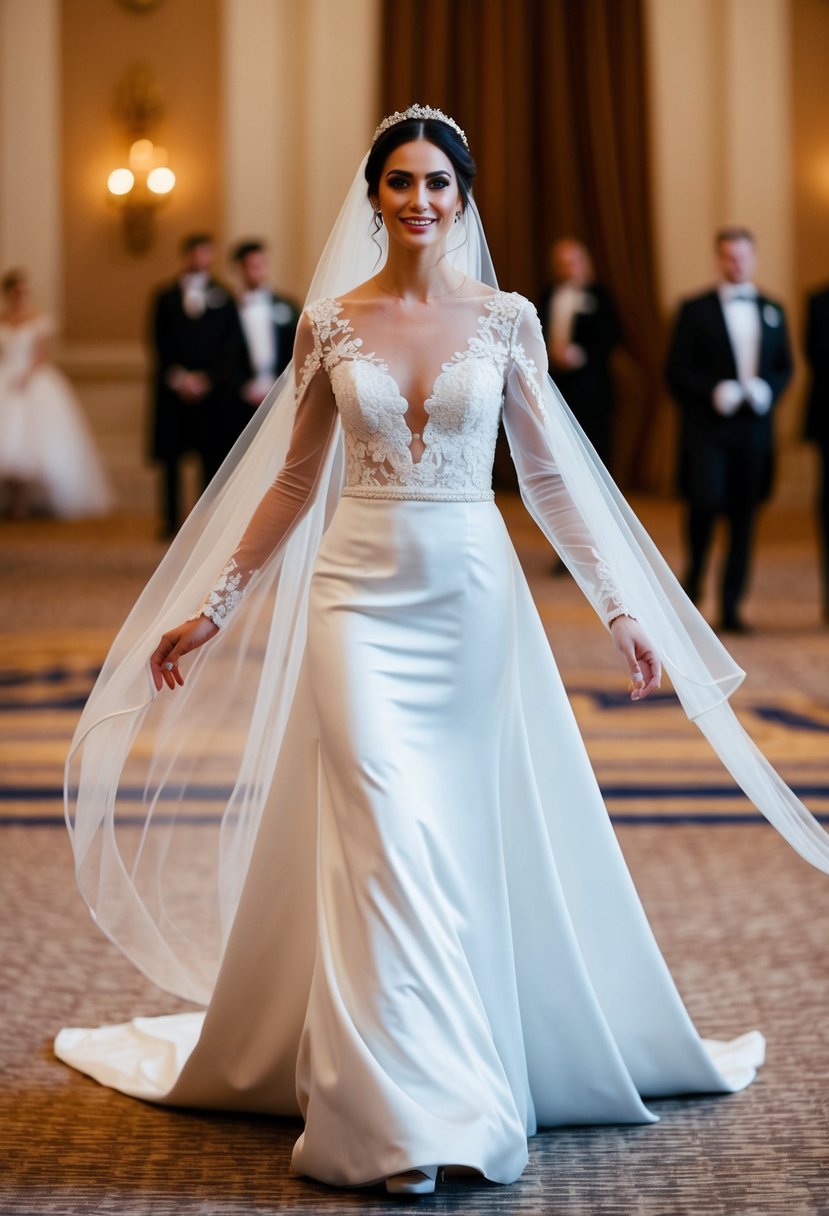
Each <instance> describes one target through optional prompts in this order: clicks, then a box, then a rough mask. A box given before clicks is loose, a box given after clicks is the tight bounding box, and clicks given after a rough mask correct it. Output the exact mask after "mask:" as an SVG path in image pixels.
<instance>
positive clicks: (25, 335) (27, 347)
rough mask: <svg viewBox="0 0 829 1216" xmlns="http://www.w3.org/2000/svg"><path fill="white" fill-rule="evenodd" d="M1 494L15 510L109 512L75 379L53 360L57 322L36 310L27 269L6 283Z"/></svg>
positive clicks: (66, 514)
mask: <svg viewBox="0 0 829 1216" xmlns="http://www.w3.org/2000/svg"><path fill="white" fill-rule="evenodd" d="M2 290H3V303H4V308H3V312H2V314H0V493H2V496H3V498H4V499H5V500H6V502H7V506H8V509H9V510H10V512H11V514H12V515H14V516H16V517H22V516H24V515H27V514H30V513H32V512H35V511H38V512H40V511H44V512H47V513H48V514H51V515H57V516H60V517H62V518H65V519H74V518H78V517H82V516H87V515H102V514H104V513H105V512H106V511H108V510H110V508H111V506H112V495H111V493H110V489H109V484H108V482H107V478H106V475H105V473H104V470H103V467H102V465H101V462H100V460H99V458H98V454H97V452H96V450H95V444H94V441H93V439H92V434H91V432H90V429H89V426H88V424H87V421H86V418H85V417H84V414H83V411H82V409H81V407H80V405H79V404H78V402H77V401H76V399H75V395H74V393H73V392H72V389H71V387H70V386H69V383H68V381H67V380H66V378H65V377H64V376H62V375H61V374H60V372H59V371H58V370H57V369H56V368H55V367H54V366H53V365H52V364H51V363H50V362H49V359H48V351H47V347H48V342H49V339H50V338H51V337H52V335H53V333H54V323H53V321H52V319H51V317H48V316H47V315H46V314H45V313H38V312H35V311H34V310H33V309H32V307H31V304H30V301H29V287H28V282H27V280H26V276H25V274H24V273H23V271H22V270H11V271H9V272H8V273H7V274H6V275H4V277H3V282H2Z"/></svg>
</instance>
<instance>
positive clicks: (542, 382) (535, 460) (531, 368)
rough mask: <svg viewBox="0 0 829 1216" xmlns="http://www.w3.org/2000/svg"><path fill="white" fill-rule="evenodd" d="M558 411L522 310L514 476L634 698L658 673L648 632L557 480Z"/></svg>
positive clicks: (509, 389) (538, 338)
mask: <svg viewBox="0 0 829 1216" xmlns="http://www.w3.org/2000/svg"><path fill="white" fill-rule="evenodd" d="M550 408H555V409H560V408H561V407H560V405H559V404H558V402H557V401H556V399H555V397H554V395H553V390H552V388H551V386H550V385H549V382H548V378H547V351H546V346H545V343H544V338H543V335H542V332H541V325H540V323H539V320H538V316H537V315H536V313H535V310H534V309H533V308H532V307H531V306H530V305H525V307H524V309H523V311H522V312H521V314H520V315H519V317H518V318H517V320H516V324H515V329H514V332H513V335H512V342H511V350H510V363H509V367H508V371H507V382H506V392H505V398H504V427H505V430H506V433H507V438H508V440H509V444H510V450H511V453H512V459H513V462H514V463H515V467H516V470H517V472H518V480H519V485H520V488H521V497H522V498H523V500H524V503H525V505H526V507H527V510H528V511H529V512H530V514H531V515H532V517H533V519H534V520H535V522H536V523H537V524H538V526H539V527H540V528H541V530H542V532H543V533H544V535H545V536H546V537H547V539H548V540H549V541H550V543H551V544H552V545H553V546H554V547H555V549H556V550H557V552H558V553H559V555H560V556H561V558H562V560H563V561H564V562H565V564H566V565H567V567H568V569H569V570H570V572H571V573H572V575H573V577H574V578H575V579H576V581H577V583H578V584H579V586H580V587H581V589H582V591H584V593H585V595H586V596H587V598H588V599H589V600H590V602H591V604H592V605H593V607H594V608H595V610H596V612H597V613H598V615H599V617H600V618H601V619H602V620H603V621H604V623H605V624H606V625H607V627H608V629H609V631H610V634H611V637H612V639H613V642H614V645H615V646H616V648H617V649H618V650H619V651H620V653H621V654H622V656H623V658H624V659H625V662H626V664H627V667H628V670H629V672H630V677H631V680H632V682H633V686H634V687H633V693H632V696H633V699H634V700H641V699H642V698H643V697H646V696H648V694H649V693H651V692H653V691H654V690H655V689H657V688H658V687H659V682H660V679H661V668H660V662H659V657H658V655H657V654H656V653H655V651H654V649H653V646H652V645H651V643H650V641H649V639H648V637H647V635H646V634H645V632H644V630H643V629H642V628H641V626H640V625H639V623H638V622H637V621H636V620H635V619H634V618H633V615H632V613H631V611H630V609H629V607H628V606H627V605H626V604H625V599H624V593H623V590H622V589H621V588H620V586H619V585H618V582H617V579H616V577H615V574H614V571H613V563H612V554H609V553H605V552H603V551H602V548H601V545H600V544H599V543H598V542H597V540H596V538H595V537H594V535H593V534H592V532H591V531H590V528H589V526H588V525H587V523H586V522H585V519H584V517H583V515H582V513H581V512H580V511H579V509H578V506H577V505H576V502H575V501H574V498H573V495H572V494H571V492H570V489H569V488H568V485H567V483H566V481H565V479H564V477H563V476H562V474H561V472H560V469H559V465H558V461H557V460H556V455H555V452H554V450H553V448H554V443H555V440H554V435H553V431H552V429H551V427H550V425H549V417H548V411H549V409H550Z"/></svg>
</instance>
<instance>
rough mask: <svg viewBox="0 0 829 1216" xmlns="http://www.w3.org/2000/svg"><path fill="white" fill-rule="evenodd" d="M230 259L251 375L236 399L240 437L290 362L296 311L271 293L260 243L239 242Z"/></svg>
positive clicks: (265, 258) (297, 316)
mask: <svg viewBox="0 0 829 1216" xmlns="http://www.w3.org/2000/svg"><path fill="white" fill-rule="evenodd" d="M232 258H233V261H234V263H235V265H236V267H237V270H238V273H239V280H240V291H239V294H238V296H237V300H236V303H237V307H238V309H239V318H240V320H241V322H242V332H243V333H244V336H245V342H246V344H247V350H248V359H249V361H250V365H251V368H252V371H253V375H252V376H251V378H250V379H249V380H247V381H245V383H244V384H243V385H242V389H241V393H240V395H239V402H240V404H239V410H238V413H237V423H238V432H239V433H241V431H243V430H244V428H245V426H246V425H247V423H248V422H249V421H250V417H251V414H252V413H253V411H254V410H255V409H256V407H257V406H259V405H261V404H262V402H263V401H264V399H265V397H266V396H267V394H268V392H269V390H270V388H271V385H272V384H273V382H274V380H276V378H277V377H278V376H279V375H281V373H282V372H283V371H284V370H285V368H286V367H287V366H288V363H289V362H290V359H291V354H292V352H293V348H294V335H295V333H296V327H297V321H298V320H299V310H298V309H297V307H296V305H295V304H294V303H293V302H292V301H291V300H287V299H285V298H284V297H282V296H278V295H277V294H276V292H275V291H274V290H273V289H272V287H271V285H270V282H269V268H268V255H267V251H266V249H265V245H264V243H263V242H262V241H242V242H241V243H240V244H238V245H237V246H236V247H235V249H234V250H233V254H232Z"/></svg>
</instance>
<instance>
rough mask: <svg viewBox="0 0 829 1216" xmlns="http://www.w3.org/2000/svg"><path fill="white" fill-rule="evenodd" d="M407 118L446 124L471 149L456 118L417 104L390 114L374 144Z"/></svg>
mask: <svg viewBox="0 0 829 1216" xmlns="http://www.w3.org/2000/svg"><path fill="white" fill-rule="evenodd" d="M407 118H420V119H424V118H433V119H435V120H436V121H437V122H445V123H446V125H447V126H448V127H451V128H452V130H453V131H457V133H458V135H460V137H461V139H462V140H463V142H464V144H465V145H466V147H467V148H468V147H469V140H468V139H467V138H466V135H465V133H464V132H463V131H462V130H461V129H460V127H459V126H458V124H457V123H456V122H455V120H454V118H450V117H449V115H448V114H444V112H443V110H435V109H433V107H432V106H419V105H418V104H417V102H415V104H414V105H413V106H409V108H408V110H397V111H396V112H395V113H394V114H389V116H388V117H387V118H384V119H383V121H382V122H381V123H380V126H379V127H378V128H377V130H376V131H375V132H374V135H373V136H372V139H371V142H372V144H374V143H376V142H377V140H378V139H379V138H380V136H381V135H382V134H383V132H384V131H388V129H389V127H396V126H397V124H398V123H399V122H405V121H406V119H407Z"/></svg>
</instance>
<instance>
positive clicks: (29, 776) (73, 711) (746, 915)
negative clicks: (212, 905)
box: [0, 500, 829, 1216]
mask: <svg viewBox="0 0 829 1216" xmlns="http://www.w3.org/2000/svg"><path fill="white" fill-rule="evenodd" d="M503 505H504V509H505V514H506V516H507V520H508V523H509V526H510V530H511V532H512V534H513V536H514V538H515V541H516V544H517V547H518V549H519V552H520V554H521V558H522V562H523V563H524V566H525V569H526V570H527V573H528V576H529V579H530V583H531V586H532V589H533V593H534V595H535V597H536V601H537V603H538V605H539V609H540V611H541V614H542V617H543V620H544V623H545V626H546V628H547V630H548V633H549V635H550V637H551V641H552V643H553V646H554V649H555V652H556V656H557V659H558V661H559V664H560V666H561V668H562V671H563V674H564V677H565V682H566V684H567V686H568V689H569V690H570V693H571V697H572V700H573V704H574V708H575V711H576V714H577V716H578V718H579V722H580V725H581V727H582V729H583V731H584V734H585V737H586V739H587V743H588V747H589V750H590V753H591V757H592V759H593V761H594V765H595V768H596V771H597V774H598V776H599V779H600V781H601V783H602V786H603V788H604V790H605V793H606V794H607V797H608V805H609V808H610V810H611V812H612V813H613V816H614V819H615V820H616V822H617V825H619V826H618V828H617V830H618V832H619V835H620V837H621V840H622V845H623V848H624V850H625V853H626V856H627V858H628V862H629V864H630V866H631V869H632V871H633V875H634V878H635V880H636V882H637V885H638V887H639V890H640V893H641V895H642V897H643V900H644V903H645V907H646V910H647V912H648V914H649V916H650V919H651V922H652V924H653V926H654V929H655V931H656V934H657V938H658V940H659V941H660V944H661V945H662V948H663V950H664V952H665V954H666V957H667V959H668V963H669V965H670V967H671V970H672V972H673V974H674V976H675V978H676V980H677V982H678V985H679V988H680V991H681V992H682V994H683V996H684V998H685V1000H686V1003H687V1004H688V1007H689V1010H690V1012H691V1015H692V1017H693V1018H694V1020H695V1021H696V1023H697V1025H698V1027H699V1029H700V1031H701V1032H702V1033H703V1034H704V1035H706V1036H709V1037H723V1038H729V1037H733V1036H736V1035H738V1034H740V1033H742V1032H744V1031H746V1030H749V1029H752V1028H754V1027H757V1028H759V1029H761V1030H762V1031H763V1033H764V1034H765V1035H766V1037H767V1039H768V1061H767V1063H766V1065H765V1067H764V1068H763V1070H762V1071H761V1074H760V1078H759V1080H758V1081H757V1082H756V1083H755V1084H754V1085H752V1086H751V1087H750V1088H749V1089H748V1090H746V1091H745V1092H743V1093H741V1094H737V1095H733V1096H729V1097H714V1098H699V1097H694V1098H691V1099H688V1100H679V1099H677V1100H672V1101H660V1102H658V1103H653V1104H652V1107H653V1109H654V1110H655V1111H657V1113H659V1115H660V1116H661V1122H660V1123H658V1124H656V1125H654V1126H652V1127H639V1128H630V1127H624V1128H618V1127H602V1128H577V1129H561V1130H556V1131H551V1132H545V1133H543V1134H541V1135H539V1136H537V1137H536V1138H534V1139H533V1141H532V1142H531V1147H530V1163H529V1166H528V1168H527V1170H526V1172H525V1174H524V1176H523V1177H522V1178H521V1179H520V1180H519V1182H517V1183H516V1184H515V1185H514V1186H511V1187H508V1188H503V1187H496V1186H490V1185H487V1184H484V1183H481V1182H472V1181H468V1180H461V1179H451V1180H449V1181H447V1182H446V1183H445V1184H444V1185H443V1186H441V1187H439V1190H438V1193H437V1194H436V1195H435V1196H434V1197H433V1198H431V1199H426V1200H424V1201H422V1202H421V1203H420V1204H419V1206H420V1207H421V1209H422V1210H424V1211H427V1210H428V1211H430V1212H431V1211H435V1212H441V1213H443V1212H453V1213H454V1212H458V1213H460V1212H465V1213H469V1214H477V1213H482V1214H483V1213H503V1214H510V1216H512V1214H518V1213H533V1214H535V1213H537V1214H539V1216H541V1214H544V1216H738V1214H739V1216H755V1214H756V1216H784V1214H785V1216H827V1214H829V1017H827V1013H826V1010H827V1006H829V880H827V879H826V878H825V877H824V876H822V875H820V874H818V873H817V872H815V871H814V870H812V869H811V868H810V867H809V866H807V865H806V863H805V862H803V861H801V860H800V859H799V858H798V857H797V856H796V855H795V854H793V853H792V852H791V850H790V849H789V848H788V847H787V846H786V845H785V844H783V842H782V841H781V840H779V838H777V837H776V835H775V834H774V833H773V832H772V830H771V829H769V828H767V827H763V826H759V825H757V824H756V823H754V822H753V821H752V812H751V808H750V807H749V806H748V805H747V804H746V803H745V800H744V799H742V798H741V796H739V795H738V794H737V793H736V792H735V791H734V789H733V787H731V786H730V785H729V782H728V779H727V777H726V776H725V774H724V772H723V770H722V769H721V768H720V766H719V764H718V762H717V761H716V760H715V759H714V758H713V757H712V756H711V754H710V753H709V751H708V749H707V747H706V745H705V744H704V742H703V741H702V740H701V739H700V738H699V736H698V734H697V732H696V731H695V729H694V728H693V727H691V726H690V725H689V724H687V723H686V722H685V720H684V718H683V716H682V714H681V712H680V711H679V709H678V708H677V706H676V704H675V703H674V702H673V701H672V700H671V698H670V696H669V695H666V696H664V697H660V698H658V699H656V700H654V701H652V702H650V703H645V704H644V705H641V706H636V707H632V706H630V705H628V704H627V699H626V696H625V691H624V687H625V683H626V680H625V676H624V673H623V672H622V671H621V669H620V667H619V661H618V659H617V657H616V656H615V655H614V653H613V651H612V649H611V647H610V646H608V645H607V641H606V638H604V636H603V633H602V630H601V627H600V626H598V625H597V623H596V621H595V619H594V618H593V617H592V614H591V612H590V610H589V608H587V607H586V605H585V604H584V602H583V601H582V599H581V596H580V594H579V593H578V591H577V589H576V588H575V586H574V585H573V584H572V583H571V582H570V580H569V579H551V578H550V577H549V565H550V559H549V555H548V551H547V549H546V546H545V545H544V544H543V543H542V542H541V540H540V537H539V535H538V534H537V533H536V532H535V530H534V528H533V527H532V525H531V524H529V523H528V521H527V520H526V517H524V516H523V515H522V514H521V508H520V506H519V505H518V504H517V503H515V502H512V501H509V500H508V501H506V502H505V503H504V504H503ZM643 507H644V509H643V512H642V513H643V515H644V517H645V522H646V524H647V526H648V528H649V530H650V531H651V532H652V534H654V535H655V537H656V539H657V542H658V543H659V544H660V545H661V547H662V548H663V549H664V550H665V551H667V552H668V554H669V556H672V557H673V559H674V561H675V562H676V557H677V554H676V549H675V543H674V538H675V536H676V534H677V519H676V511H675V509H674V508H673V507H672V506H671V505H667V506H666V505H665V504H647V503H645V504H643ZM763 542H764V545H763V549H762V551H761V559H760V561H759V562H758V569H757V574H756V577H755V582H754V594H753V597H752V599H751V601H750V602H749V604H748V612H747V615H749V616H750V618H751V619H753V620H754V621H755V623H756V624H757V625H758V626H759V629H758V632H757V634H756V635H755V636H753V637H750V638H739V639H735V640H734V643H733V651H734V653H735V657H736V658H737V660H738V661H739V662H740V663H741V665H742V666H744V667H746V668H747V670H748V671H749V680H748V681H747V683H746V687H745V689H744V690H741V691H740V693H739V694H738V695H737V697H736V699H735V705H736V708H737V710H738V712H739V714H740V716H741V718H742V720H743V721H744V722H745V724H746V725H747V726H748V728H749V729H750V731H751V733H752V734H753V735H754V737H755V738H756V739H757V741H758V742H759V743H760V745H761V746H762V747H763V748H764V750H766V752H767V754H768V755H769V756H770V758H771V759H772V760H773V761H774V763H775V764H776V765H777V766H778V767H779V768H780V770H781V771H782V772H783V774H784V776H785V777H786V778H787V779H788V780H789V781H791V782H792V783H793V784H794V785H795V786H797V788H798V789H800V790H802V791H804V793H805V794H806V796H807V801H808V802H809V803H810V805H811V806H812V807H813V808H814V809H815V810H817V811H822V812H823V813H824V814H826V813H827V812H829V759H828V757H829V746H827V743H828V742H829V738H828V736H829V696H827V692H826V672H827V670H829V630H827V629H825V628H822V627H821V626H820V625H819V624H818V617H817V604H818V594H817V592H818V588H817V578H816V569H815V561H814V554H813V549H812V546H811V541H810V538H809V530H808V523H807V521H806V520H805V517H798V518H797V519H794V520H792V519H789V518H783V517H781V516H777V517H774V516H770V517H769V518H768V520H766V521H764V525H763ZM0 545H2V546H3V548H4V552H5V553H6V555H7V563H6V570H7V573H6V576H5V577H4V582H3V586H2V587H1V588H0V597H2V602H0V621H2V626H3V633H2V635H0V728H2V729H1V730H0V849H2V859H3V860H2V883H3V886H2V893H3V908H4V913H5V914H4V916H3V917H2V918H0V985H1V987H0V1002H1V1003H2V1014H3V1016H2V1021H0V1134H1V1135H2V1139H1V1140H0V1213H3V1214H8V1216H30V1214H34V1213H44V1214H55V1216H81V1213H83V1214H84V1216H89V1214H91V1216H95V1214H98V1213H100V1214H110V1213H112V1214H113V1216H114V1214H115V1213H117V1214H118V1216H145V1214H146V1216H168V1214H169V1216H172V1214H173V1213H188V1214H191V1213H192V1214H193V1216H214V1214H217V1216H231V1214H233V1216H236V1214H238V1216H243V1214H244V1216H249V1214H259V1213H261V1214H263V1216H264V1214H265V1213H277V1212H280V1213H307V1214H311V1213H334V1214H337V1213H356V1212H372V1213H373V1212H377V1213H385V1212H392V1211H399V1210H400V1208H401V1204H400V1201H394V1200H390V1199H388V1198H387V1197H385V1196H384V1194H383V1193H382V1192H381V1191H380V1190H360V1191H337V1190H331V1189H328V1188H326V1187H323V1186H320V1185H318V1184H316V1183H313V1182H310V1181H308V1180H306V1179H300V1178H296V1177H294V1176H292V1175H291V1174H290V1172H289V1161H290V1153H291V1147H292V1145H293V1142H294V1140H295V1138H296V1136H297V1135H298V1132H299V1125H298V1124H297V1123H296V1122H294V1121H291V1120H277V1119H264V1118H255V1117H247V1116H240V1115H224V1114H215V1113H211V1114H205V1113H199V1112H187V1111H173V1110H166V1109H161V1108H156V1107H152V1106H149V1105H146V1104H142V1103H140V1102H137V1101H134V1100H131V1099H128V1098H125V1097H122V1096H120V1095H117V1094H115V1093H112V1092H110V1091H109V1090H106V1089H104V1088H102V1087H100V1086H98V1085H96V1084H95V1083H94V1082H92V1081H90V1080H89V1079H88V1078H85V1077H83V1076H81V1075H79V1074H77V1073H74V1072H72V1071H71V1070H70V1069H68V1068H66V1067H64V1066H63V1065H62V1064H60V1063H59V1062H58V1061H56V1060H55V1058H54V1056H53V1054H52V1049H51V1042H52V1039H53V1037H54V1034H55V1033H56V1031H57V1030H58V1029H59V1028H60V1027H61V1026H64V1025H95V1024H99V1023H101V1022H106V1021H119V1020H123V1019H126V1018H128V1017H131V1016H133V1015H135V1014H137V1013H144V1014H154V1013H165V1012H174V1011H176V1010H177V1009H181V1008H184V1007H185V1006H184V1005H183V1004H182V1003H181V1002H178V1001H176V1000H175V999H174V998H171V997H168V996H166V995H165V994H163V993H160V992H159V991H158V990H157V989H155V988H154V987H153V986H152V985H150V984H149V983H148V982H147V981H146V980H144V979H143V977H141V976H140V975H138V974H137V973H136V972H135V971H134V970H133V968H132V967H131V966H130V965H129V964H128V963H127V962H126V961H125V960H124V959H123V958H122V957H121V956H120V955H119V954H118V953H117V952H116V951H115V949H114V948H113V947H112V946H110V945H109V944H108V943H107V942H106V941H105V940H104V939H103V938H102V937H101V936H100V934H99V933H98V931H97V930H96V928H95V926H94V924H93V923H92V922H91V920H90V918H89V917H88V915H87V913H86V911H85V909H84V907H83V905H82V903H81V900H80V898H79V896H78V894H77V890H76V888H75V885H74V880H73V876H72V872H71V860H70V854H69V848H68V843H67V840H66V836H65V832H64V830H63V827H62V812H61V807H60V802H59V798H58V791H59V788H60V779H61V768H62V763H63V758H64V755H65V751H66V746H67V744H68V740H69V738H70V736H71V732H72V728H73V726H74V722H75V720H76V718H77V713H78V710H79V707H80V704H81V703H82V701H83V698H84V697H85V695H86V693H87V691H88V689H89V687H90V685H91V682H92V680H93V679H94V675H95V672H96V671H97V669H98V666H99V665H100V663H101V661H102V659H103V656H104V654H105V652H106V649H107V646H108V643H109V641H110V640H111V637H112V635H113V633H114V631H115V629H116V628H117V627H118V625H119V624H120V622H121V620H122V619H123V617H124V616H125V615H126V612H127V610H128V609H129V607H130V605H131V603H132V601H133V599H134V598H135V595H136V594H137V592H138V591H139V590H140V587H141V586H142V585H143V583H144V581H146V578H147V577H148V576H149V574H150V573H151V571H152V569H153V567H154V565H155V564H156V562H157V561H158V558H159V556H160V555H161V553H162V551H163V550H162V547H161V546H160V545H159V543H158V542H157V541H155V540H154V538H153V535H152V523H151V521H148V520H139V519H126V518H120V519H119V518H118V517H116V518H114V519H112V520H109V521H103V522H101V523H98V524H96V525H94V526H93V525H83V524H66V525H56V524H52V523H49V522H48V521H32V522H31V523H27V524H24V525H11V524H0ZM705 606H706V607H708V608H710V607H711V605H710V603H707V604H706V605H705ZM655 740H658V746H654V741H655ZM732 818H734V819H735V820H736V822H734V823H731V822H730V820H731V819H732ZM194 830H198V829H194Z"/></svg>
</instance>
